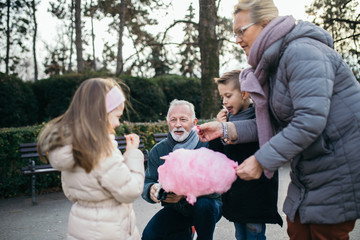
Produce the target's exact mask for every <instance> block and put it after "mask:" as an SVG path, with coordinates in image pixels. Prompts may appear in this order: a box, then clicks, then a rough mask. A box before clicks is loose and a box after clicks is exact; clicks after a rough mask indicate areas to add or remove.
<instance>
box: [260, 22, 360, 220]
mask: <svg viewBox="0 0 360 240" xmlns="http://www.w3.org/2000/svg"><path fill="white" fill-rule="evenodd" d="M263 58H264V59H265V62H266V63H268V64H269V65H268V66H266V69H276V72H275V73H274V74H273V75H272V76H270V97H269V104H270V109H271V113H272V115H273V118H274V122H276V125H278V126H279V127H278V129H277V134H276V135H275V136H274V137H273V138H272V139H271V140H270V141H268V142H267V143H266V144H264V145H263V146H262V148H261V149H260V150H259V151H258V152H256V154H255V157H256V159H257V160H258V161H259V162H260V163H261V164H262V165H263V166H264V167H265V168H266V169H268V170H273V171H274V170H276V169H278V168H279V167H280V166H281V165H283V164H284V163H286V162H287V161H289V160H291V168H292V172H291V179H292V181H291V183H290V185H289V189H288V195H287V198H286V200H285V203H284V208H283V209H284V212H285V213H286V214H287V216H288V217H289V218H290V220H294V216H295V213H296V211H299V215H300V220H301V222H302V223H325V224H335V223H340V222H345V221H348V220H354V219H357V218H359V217H360V161H359V159H360V157H359V154H358V152H357V150H358V149H360V86H359V83H358V82H357V81H356V79H355V77H354V75H353V74H352V72H351V70H350V68H349V67H348V66H347V65H346V64H345V63H344V61H343V60H342V58H341V56H340V55H339V54H338V53H337V52H336V51H334V50H333V45H332V39H331V37H330V35H329V33H328V32H326V31H325V30H323V29H321V28H319V27H317V26H315V25H313V24H310V23H307V22H302V21H300V22H299V23H298V24H297V26H296V27H295V28H294V29H293V30H292V31H291V32H290V33H289V34H288V35H287V36H285V38H284V39H281V40H280V41H279V42H278V43H277V44H274V45H273V46H271V47H270V48H269V49H268V50H267V51H266V52H265V53H264V56H263ZM278 59H280V61H277V60H278ZM309 86H311V87H309Z"/></svg>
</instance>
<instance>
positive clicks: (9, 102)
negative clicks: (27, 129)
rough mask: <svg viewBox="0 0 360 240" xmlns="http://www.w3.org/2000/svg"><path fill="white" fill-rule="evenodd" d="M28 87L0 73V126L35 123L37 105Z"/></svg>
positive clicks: (18, 80)
mask: <svg viewBox="0 0 360 240" xmlns="http://www.w3.org/2000/svg"><path fill="white" fill-rule="evenodd" d="M30 85H31V83H28V82H26V83H25V82H23V81H21V80H20V79H18V78H16V77H12V76H8V75H5V74H3V73H0V116H1V118H0V126H2V127H19V126H26V125H33V124H34V123H36V121H37V113H38V105H37V104H38V103H37V100H36V97H35V95H34V93H33V91H32V89H31V87H30Z"/></svg>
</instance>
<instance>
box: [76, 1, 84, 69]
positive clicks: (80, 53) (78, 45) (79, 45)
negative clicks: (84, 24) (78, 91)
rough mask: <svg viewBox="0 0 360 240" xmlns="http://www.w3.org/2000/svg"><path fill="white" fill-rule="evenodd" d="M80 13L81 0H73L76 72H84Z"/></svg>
mask: <svg viewBox="0 0 360 240" xmlns="http://www.w3.org/2000/svg"><path fill="white" fill-rule="evenodd" d="M81 14H82V12H81V0H75V46H76V56H77V57H76V59H77V69H78V72H84V59H83V48H82V32H81Z"/></svg>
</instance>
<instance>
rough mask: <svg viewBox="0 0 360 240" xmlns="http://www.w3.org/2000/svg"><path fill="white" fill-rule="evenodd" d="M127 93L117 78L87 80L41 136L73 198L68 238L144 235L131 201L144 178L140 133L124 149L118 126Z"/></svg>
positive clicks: (40, 143)
mask: <svg viewBox="0 0 360 240" xmlns="http://www.w3.org/2000/svg"><path fill="white" fill-rule="evenodd" d="M124 106H125V97H124V94H123V92H122V90H121V88H120V86H119V85H118V84H117V83H116V82H115V81H114V80H112V79H102V78H93V79H88V80H86V81H84V82H83V83H82V84H81V85H80V87H79V88H78V89H77V91H76V92H75V95H74V97H73V100H72V102H71V104H70V107H69V108H68V110H67V111H66V112H65V113H64V114H63V115H61V116H60V117H58V118H56V119H54V120H52V121H50V122H49V123H48V124H46V126H45V127H44V129H42V131H41V132H40V134H39V136H38V151H39V154H40V156H41V155H42V154H41V153H43V152H44V153H46V156H47V157H48V159H49V161H50V164H51V165H52V166H53V167H54V168H55V169H58V170H59V171H61V180H62V188H63V191H64V193H65V195H66V197H67V198H68V199H69V200H71V201H72V202H74V204H73V206H72V208H71V212H70V216H69V222H68V239H93V238H94V237H95V236H96V239H140V235H139V233H138V230H137V228H136V224H135V213H134V211H133V209H132V202H133V201H134V200H135V199H136V198H137V197H138V196H140V194H141V193H142V190H143V184H144V165H143V161H144V156H143V154H142V152H141V151H140V150H139V149H138V147H139V137H138V136H137V135H136V134H129V135H127V136H125V138H126V151H125V153H124V155H122V154H121V152H120V151H119V150H118V148H117V142H116V141H115V136H114V133H115V131H114V129H115V128H116V127H117V126H119V125H120V122H119V118H120V116H121V115H122V114H123V110H124ZM43 160H44V159H43Z"/></svg>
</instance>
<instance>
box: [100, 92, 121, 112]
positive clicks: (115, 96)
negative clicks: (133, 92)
mask: <svg viewBox="0 0 360 240" xmlns="http://www.w3.org/2000/svg"><path fill="white" fill-rule="evenodd" d="M105 102H106V110H107V112H108V113H109V112H111V111H112V110H114V109H115V108H117V107H118V106H119V105H120V104H121V103H123V102H125V97H124V95H123V93H122V92H121V90H120V89H119V88H118V87H117V86H115V87H113V88H112V89H111V90H110V91H109V92H108V93H107V94H106V98H105Z"/></svg>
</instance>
